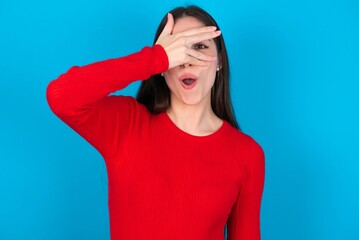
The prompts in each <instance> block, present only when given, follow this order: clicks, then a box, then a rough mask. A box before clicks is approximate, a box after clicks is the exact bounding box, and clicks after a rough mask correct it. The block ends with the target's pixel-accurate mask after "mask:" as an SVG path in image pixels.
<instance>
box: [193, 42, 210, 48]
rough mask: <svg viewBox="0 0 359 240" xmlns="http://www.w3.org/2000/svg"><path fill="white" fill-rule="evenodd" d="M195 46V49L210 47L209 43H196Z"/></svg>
mask: <svg viewBox="0 0 359 240" xmlns="http://www.w3.org/2000/svg"><path fill="white" fill-rule="evenodd" d="M194 48H195V49H206V48H208V46H207V45H204V44H203V43H196V44H195V45H194Z"/></svg>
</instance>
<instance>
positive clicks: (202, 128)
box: [167, 102, 223, 136]
mask: <svg viewBox="0 0 359 240" xmlns="http://www.w3.org/2000/svg"><path fill="white" fill-rule="evenodd" d="M167 115H168V116H169V118H170V119H171V120H172V122H173V123H174V124H176V126H177V127H178V128H180V129H181V130H183V131H185V132H187V133H189V134H192V135H196V136H205V135H209V134H211V133H213V132H215V131H217V130H218V129H219V128H220V127H221V125H222V122H223V121H222V119H220V118H219V117H218V116H216V114H215V113H214V112H213V110H212V107H211V105H210V102H209V103H200V104H198V105H186V104H176V103H175V102H171V107H170V108H169V109H168V110H167Z"/></svg>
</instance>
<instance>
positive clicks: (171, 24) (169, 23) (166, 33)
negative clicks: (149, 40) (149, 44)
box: [159, 13, 174, 38]
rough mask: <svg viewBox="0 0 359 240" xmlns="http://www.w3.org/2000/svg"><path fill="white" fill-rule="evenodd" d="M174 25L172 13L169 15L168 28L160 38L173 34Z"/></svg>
mask: <svg viewBox="0 0 359 240" xmlns="http://www.w3.org/2000/svg"><path fill="white" fill-rule="evenodd" d="M173 25H174V20H173V16H172V14H171V13H168V14H167V23H166V26H165V27H164V28H163V30H162V32H161V34H160V36H159V38H160V37H162V36H164V35H170V34H171V33H172V30H173Z"/></svg>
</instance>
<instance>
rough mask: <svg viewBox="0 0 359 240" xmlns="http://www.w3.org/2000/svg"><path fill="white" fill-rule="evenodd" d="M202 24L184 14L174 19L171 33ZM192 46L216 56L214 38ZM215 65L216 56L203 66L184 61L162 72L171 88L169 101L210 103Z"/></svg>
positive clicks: (191, 103)
mask: <svg viewBox="0 0 359 240" xmlns="http://www.w3.org/2000/svg"><path fill="white" fill-rule="evenodd" d="M203 26H205V24H203V22H201V21H200V20H198V19H197V18H194V17H188V16H186V17H182V18H179V19H177V20H176V23H175V25H174V28H173V31H172V33H173V34H174V33H178V32H183V31H185V30H188V29H191V28H196V27H203ZM192 48H193V49H196V50H197V51H200V52H202V53H204V54H206V55H209V56H217V54H218V53H217V48H216V44H215V42H214V39H210V40H205V41H202V42H199V43H196V44H193V46H192ZM217 65H218V56H217V60H216V61H212V62H209V64H208V65H207V66H205V67H203V66H195V65H190V64H187V63H186V64H183V65H180V66H177V67H174V68H171V69H169V70H168V71H167V72H164V77H165V80H166V83H167V86H168V87H169V89H170V90H171V103H172V104H173V103H175V102H176V103H181V104H186V105H198V104H201V105H202V104H204V105H205V104H207V103H208V102H209V103H210V100H211V88H212V86H213V84H214V81H215V78H216V71H217ZM184 79H187V80H184ZM193 79H195V81H193ZM187 84H188V85H187ZM207 101H208V102H207Z"/></svg>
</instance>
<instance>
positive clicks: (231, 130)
mask: <svg viewBox="0 0 359 240" xmlns="http://www.w3.org/2000/svg"><path fill="white" fill-rule="evenodd" d="M227 125H229V127H228V131H227V137H228V138H227V139H228V140H229V142H230V143H231V145H232V147H233V148H234V149H238V150H242V151H245V152H247V151H249V152H252V153H253V152H255V153H257V154H261V153H262V152H263V148H262V146H261V145H260V144H259V142H258V141H257V140H256V139H255V138H254V137H253V136H252V135H250V134H248V133H245V132H243V131H241V130H238V129H236V128H235V127H233V126H232V125H230V124H229V123H227ZM242 151H241V152H242Z"/></svg>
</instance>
